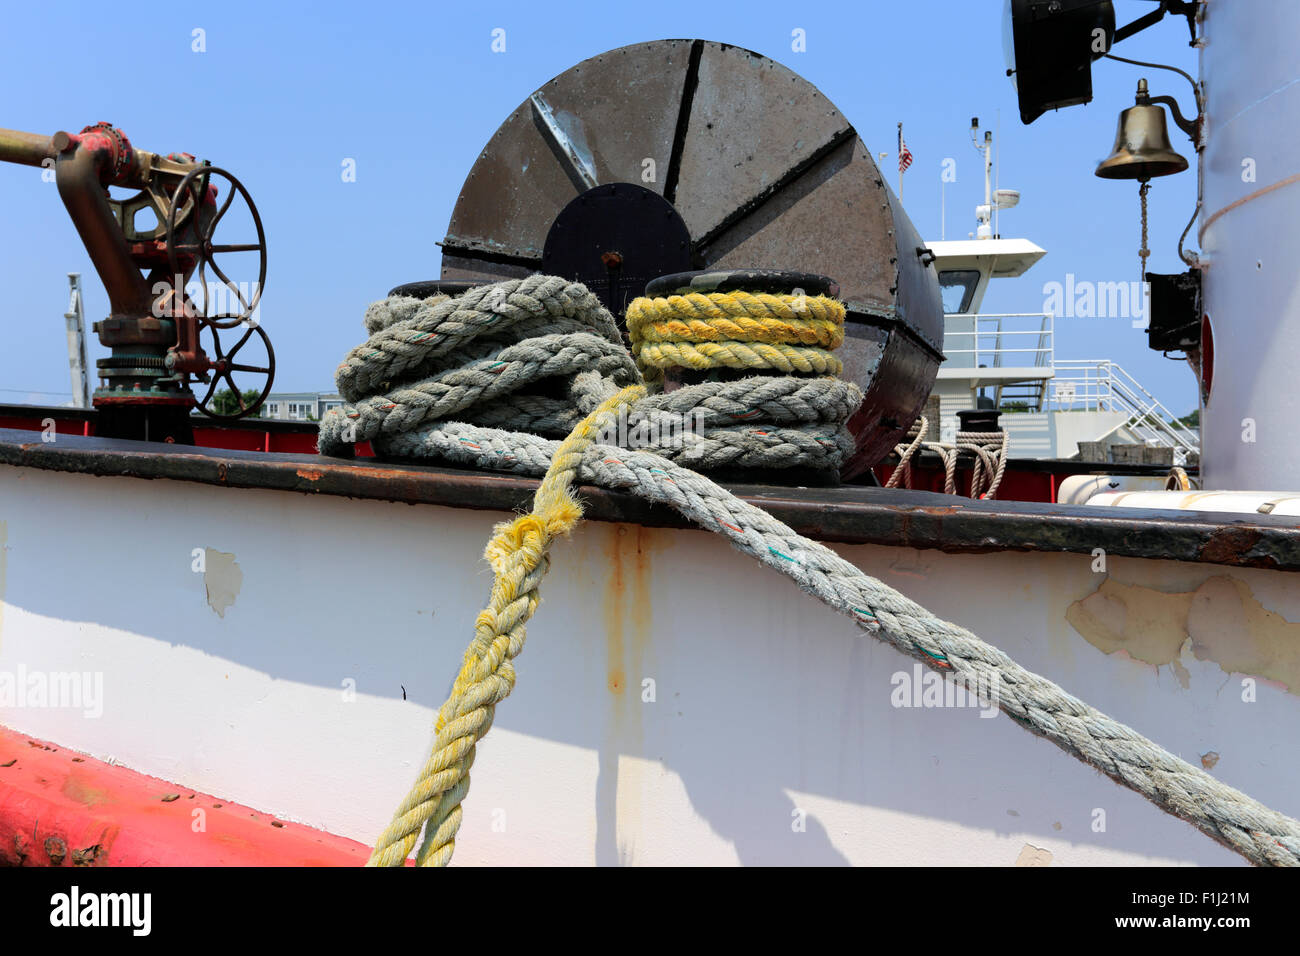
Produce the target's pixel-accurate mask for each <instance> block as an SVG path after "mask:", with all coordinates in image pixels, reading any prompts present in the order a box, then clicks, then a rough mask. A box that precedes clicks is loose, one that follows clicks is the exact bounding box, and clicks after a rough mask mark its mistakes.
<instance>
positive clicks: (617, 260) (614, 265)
mask: <svg viewBox="0 0 1300 956" xmlns="http://www.w3.org/2000/svg"><path fill="white" fill-rule="evenodd" d="M600 261H601V262H603V263H604V264H605V268H606V269H618V268H621V267H622V265H623V253H621V252H602V253H601V254H600Z"/></svg>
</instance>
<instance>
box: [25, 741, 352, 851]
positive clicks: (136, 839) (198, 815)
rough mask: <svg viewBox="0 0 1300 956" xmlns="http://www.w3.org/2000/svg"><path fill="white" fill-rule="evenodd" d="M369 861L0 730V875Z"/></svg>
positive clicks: (343, 843) (298, 831)
mask: <svg viewBox="0 0 1300 956" xmlns="http://www.w3.org/2000/svg"><path fill="white" fill-rule="evenodd" d="M11 761H12V763H11ZM369 855H370V851H369V849H368V848H367V847H365V846H364V845H362V844H360V843H357V842H356V841H355V840H347V839H344V838H343V837H339V836H334V835H333V834H330V833H326V832H324V831H323V830H313V829H311V828H310V827H305V826H301V825H300V824H296V823H288V822H285V821H282V820H277V819H276V818H275V817H273V816H270V815H269V814H266V813H262V812H260V811H257V810H254V809H253V808H251V807H246V806H243V805H241V804H237V803H231V802H230V801H229V800H225V799H222V798H220V797H214V796H212V795H211V794H206V793H199V792H197V791H195V790H190V789H188V788H185V787H179V786H177V785H175V784H172V783H168V782H167V781H165V780H159V779H158V778H156V777H146V776H145V775H144V774H140V773H136V772H135V771H134V770H128V769H126V768H125V767H116V766H111V765H109V764H107V763H104V762H103V761H100V760H96V759H94V758H93V757H87V756H85V755H83V754H79V753H77V752H75V751H72V750H67V749H65V748H63V747H60V746H58V745H57V744H52V743H49V742H48V741H43V740H37V739H36V738H34V737H29V736H27V735H26V734H19V733H15V732H14V731H11V730H9V729H7V728H4V727H0V865H5V864H8V865H10V866H360V865H361V864H363V863H365V861H366V858H367V857H368V856H369Z"/></svg>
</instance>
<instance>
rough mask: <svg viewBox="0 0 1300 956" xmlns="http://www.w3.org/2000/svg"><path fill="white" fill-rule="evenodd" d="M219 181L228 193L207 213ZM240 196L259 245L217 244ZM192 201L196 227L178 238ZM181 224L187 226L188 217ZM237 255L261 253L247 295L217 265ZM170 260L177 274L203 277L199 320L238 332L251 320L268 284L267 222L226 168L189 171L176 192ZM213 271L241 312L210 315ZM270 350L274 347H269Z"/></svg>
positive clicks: (170, 225)
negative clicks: (207, 202) (223, 222)
mask: <svg viewBox="0 0 1300 956" xmlns="http://www.w3.org/2000/svg"><path fill="white" fill-rule="evenodd" d="M214 177H216V178H217V179H225V180H228V182H229V189H227V191H226V197H225V199H224V200H223V201H222V202H221V204H220V205H219V206H218V207H217V209H216V211H215V212H208V213H205V211H204V206H203V203H204V201H205V200H206V197H207V191H208V186H209V185H210V183H211V180H212V179H213V178H214ZM219 191H220V190H218V192H219ZM236 195H238V196H239V197H240V199H241V200H242V201H243V203H244V205H246V206H247V207H248V213H249V216H250V217H251V218H252V220H253V225H254V227H255V228H256V230H257V241H256V242H239V243H218V242H214V241H213V238H212V237H213V234H214V233H215V232H216V229H217V226H218V225H219V224H220V223H221V220H222V219H223V218H224V217H225V215H226V213H227V212H228V211H229V210H230V206H231V203H233V202H234V199H235V196H236ZM188 200H192V201H193V202H194V203H195V204H196V208H197V209H198V210H199V214H198V215H197V216H194V217H192V218H191V221H192V222H193V227H192V228H190V229H188V230H183V231H182V234H181V235H179V236H178V235H177V232H176V227H177V223H178V218H177V213H178V211H179V210H181V209H183V208H185V205H186V202H187V201H188ZM180 221H181V222H182V224H183V218H182V220H180ZM232 252H256V253H257V254H258V269H257V284H256V285H255V286H253V288H252V289H251V290H248V293H247V294H245V290H244V289H241V288H240V287H239V286H238V285H237V284H236V283H235V282H234V281H232V280H231V279H230V277H229V276H228V275H227V274H226V272H225V271H224V270H223V269H222V268H221V266H220V265H218V264H217V256H219V255H223V254H225V253H232ZM167 258H168V263H169V264H170V265H171V268H172V274H173V275H187V274H189V270H191V269H193V270H194V271H195V272H197V273H198V276H199V284H200V285H201V286H202V288H203V302H202V303H201V305H200V309H201V313H200V316H201V318H202V317H206V321H207V322H208V324H209V325H211V326H212V327H213V328H217V329H233V328H235V327H236V326H239V325H243V324H246V323H248V320H249V319H251V318H252V316H253V313H254V312H255V311H256V310H257V303H258V301H259V300H260V299H261V298H262V288H263V286H264V285H265V284H266V234H265V232H263V230H262V218H261V216H259V215H258V214H257V207H256V206H255V205H253V199H252V197H251V196H249V195H248V190H247V189H245V188H244V184H243V183H241V182H240V181H239V180H238V179H236V178H235V177H234V176H232V175H231V174H230V173H228V172H226V171H225V170H224V169H218V168H217V167H216V166H199V167H198V168H196V169H193V170H191V171H190V172H189V173H187V174H186V175H185V177H184V178H183V179H182V180H181V181H180V183H179V184H178V185H177V187H176V192H175V193H174V194H173V195H172V202H171V212H170V214H169V215H168V216H167ZM208 268H211V269H212V273H213V275H214V276H216V278H218V279H220V280H221V282H222V283H224V285H225V286H226V288H227V289H229V290H230V292H231V293H232V294H233V295H234V296H235V298H234V299H233V300H232V301H233V302H236V303H238V311H236V310H234V309H231V310H230V311H227V312H223V313H222V314H220V315H212V316H209V315H208V314H207V313H208V309H209V306H210V304H211V296H210V294H209V292H208V278H207V270H208ZM267 348H268V349H269V348H270V344H269V343H268V344H267Z"/></svg>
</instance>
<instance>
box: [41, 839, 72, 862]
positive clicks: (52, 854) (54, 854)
mask: <svg viewBox="0 0 1300 956" xmlns="http://www.w3.org/2000/svg"><path fill="white" fill-rule="evenodd" d="M45 855H46V856H47V857H49V858H50V866H62V865H63V860H64V859H65V858H66V857H67V855H68V844H66V843H65V842H63V838H62V837H57V836H52V837H46V838H45Z"/></svg>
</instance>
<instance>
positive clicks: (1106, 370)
mask: <svg viewBox="0 0 1300 956" xmlns="http://www.w3.org/2000/svg"><path fill="white" fill-rule="evenodd" d="M1049 404H1050V405H1051V406H1052V407H1053V408H1055V409H1057V410H1060V411H1070V410H1077V409H1082V410H1086V411H1103V412H1122V413H1124V414H1126V415H1127V416H1128V417H1127V419H1126V420H1125V421H1124V422H1123V425H1122V427H1124V428H1127V429H1128V430H1129V431H1130V432H1132V433H1133V434H1134V435H1136V436H1137V437H1138V439H1139V440H1141V441H1143V442H1145V443H1146V444H1149V445H1150V444H1155V445H1165V446H1170V447H1173V448H1181V449H1183V450H1184V451H1191V452H1198V453H1199V451H1200V436H1199V435H1198V434H1197V433H1196V432H1195V431H1193V430H1192V429H1190V428H1188V427H1187V426H1186V425H1183V424H1182V423H1181V422H1179V421H1178V420H1177V419H1176V418H1174V415H1173V413H1172V412H1170V411H1169V409H1167V408H1165V406H1164V405H1162V404H1161V403H1160V401H1159V400H1158V399H1157V398H1156V397H1155V396H1154V395H1152V394H1151V393H1150V392H1149V391H1147V390H1146V389H1145V388H1143V387H1142V385H1141V384H1139V382H1138V380H1137V379H1135V378H1134V377H1133V376H1132V375H1130V374H1129V373H1128V372H1126V371H1125V370H1124V369H1123V367H1121V366H1120V365H1118V364H1116V363H1115V362H1112V361H1110V360H1109V359H1064V360H1062V361H1060V362H1057V363H1056V376H1055V378H1054V379H1053V380H1052V387H1051V391H1050V395H1049Z"/></svg>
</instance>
